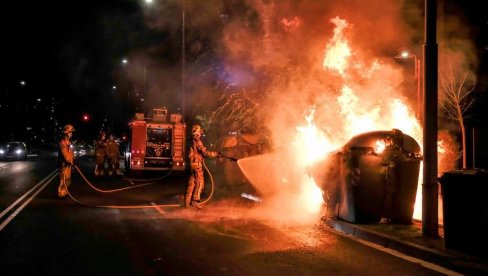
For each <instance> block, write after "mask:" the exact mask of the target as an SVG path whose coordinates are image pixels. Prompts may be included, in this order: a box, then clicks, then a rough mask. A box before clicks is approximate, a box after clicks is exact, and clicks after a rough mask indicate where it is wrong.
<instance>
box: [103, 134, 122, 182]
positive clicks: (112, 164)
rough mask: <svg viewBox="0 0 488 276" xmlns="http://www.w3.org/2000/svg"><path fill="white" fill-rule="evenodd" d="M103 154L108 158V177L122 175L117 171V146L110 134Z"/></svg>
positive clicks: (118, 152)
mask: <svg viewBox="0 0 488 276" xmlns="http://www.w3.org/2000/svg"><path fill="white" fill-rule="evenodd" d="M105 152H106V154H107V158H108V175H112V174H115V175H122V173H121V172H120V169H119V156H120V150H119V145H118V144H117V142H115V139H114V136H113V135H112V134H110V135H109V136H108V140H107V146H106V148H105Z"/></svg>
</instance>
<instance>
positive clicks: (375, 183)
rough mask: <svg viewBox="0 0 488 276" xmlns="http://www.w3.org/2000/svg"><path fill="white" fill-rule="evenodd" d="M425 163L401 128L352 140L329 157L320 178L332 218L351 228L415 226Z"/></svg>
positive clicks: (412, 141)
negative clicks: (359, 225)
mask: <svg viewBox="0 0 488 276" xmlns="http://www.w3.org/2000/svg"><path fill="white" fill-rule="evenodd" d="M421 159H422V157H421V154H420V146H419V144H418V143H417V142H416V141H415V140H414V139H413V138H412V137H411V136H409V135H406V134H403V133H402V132H401V131H400V130H397V129H393V130H391V131H373V132H368V133H363V134H360V135H357V136H355V137H353V138H352V139H350V140H349V142H348V143H347V144H345V145H344V146H343V147H342V149H341V150H340V151H338V152H335V153H333V154H331V155H330V156H329V160H328V161H326V162H324V166H322V168H321V169H322V170H323V171H325V172H327V173H325V174H322V175H321V177H322V179H320V180H317V179H316V182H317V183H318V184H319V186H321V188H322V190H323V192H324V195H327V196H326V197H324V200H325V201H326V204H327V212H329V215H328V216H332V217H337V218H339V219H342V220H345V221H349V222H352V223H364V224H369V223H378V222H380V220H381V219H382V218H387V219H389V220H390V221H391V222H395V223H405V224H408V223H411V222H412V216H413V210H414V205H415V196H416V193H417V184H418V177H419V171H420V161H421ZM331 210H332V211H331ZM331 212H332V215H331Z"/></svg>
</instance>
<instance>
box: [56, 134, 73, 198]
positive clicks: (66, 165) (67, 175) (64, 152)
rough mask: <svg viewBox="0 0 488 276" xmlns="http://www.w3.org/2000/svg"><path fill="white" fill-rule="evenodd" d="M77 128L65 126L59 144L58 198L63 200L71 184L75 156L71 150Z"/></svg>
mask: <svg viewBox="0 0 488 276" xmlns="http://www.w3.org/2000/svg"><path fill="white" fill-rule="evenodd" d="M74 131H75V128H74V127H73V126H72V125H69V124H68V125H65V126H64V128H63V131H62V133H61V139H60V141H59V143H58V165H59V179H60V180H59V187H58V196H59V197H61V198H63V197H65V196H66V195H67V194H68V186H69V184H71V168H72V167H73V164H74V163H73V161H74V154H73V149H72V148H71V141H70V139H71V137H72V136H73V132H74Z"/></svg>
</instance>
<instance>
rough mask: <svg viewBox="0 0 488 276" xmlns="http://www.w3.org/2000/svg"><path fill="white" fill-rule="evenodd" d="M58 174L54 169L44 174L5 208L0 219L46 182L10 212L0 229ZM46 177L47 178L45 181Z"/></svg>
mask: <svg viewBox="0 0 488 276" xmlns="http://www.w3.org/2000/svg"><path fill="white" fill-rule="evenodd" d="M57 174H58V170H57V169H56V170H54V171H53V172H51V173H50V174H49V175H48V176H46V177H45V178H44V179H43V180H41V181H40V182H39V183H38V184H37V185H35V186H34V187H33V188H32V189H30V190H29V191H28V192H27V193H25V194H24V195H23V196H21V197H20V198H19V199H17V200H16V201H15V202H14V203H12V204H11V205H10V206H9V207H8V208H7V209H5V210H4V211H3V212H2V213H1V214H0V219H1V218H2V217H3V216H5V214H7V213H8V212H9V211H10V210H11V209H12V208H14V207H15V206H16V205H17V204H19V203H20V202H21V201H22V200H23V199H24V198H25V197H26V196H28V195H29V194H30V193H32V192H33V191H34V190H35V189H36V188H37V187H39V186H40V185H42V184H43V182H46V183H45V184H44V185H43V186H42V187H41V188H40V189H38V190H37V191H36V192H35V193H34V194H33V195H32V196H31V197H30V198H28V199H27V200H26V201H25V202H24V204H22V205H21V206H20V207H19V208H18V209H17V210H15V212H14V213H12V214H11V215H10V216H9V217H8V218H7V219H6V220H5V221H4V222H2V224H1V225H0V231H2V230H3V228H5V226H7V224H9V223H10V221H12V220H13V219H14V218H15V216H17V215H18V214H19V213H20V211H22V209H24V208H25V206H27V204H29V202H31V201H32V200H33V199H34V197H36V195H37V194H38V193H40V192H41V191H42V190H43V189H44V188H45V187H46V186H47V184H49V183H50V182H51V181H52V180H53V179H54V177H56V176H57ZM46 179H48V180H47V181H46Z"/></svg>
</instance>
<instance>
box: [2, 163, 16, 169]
mask: <svg viewBox="0 0 488 276" xmlns="http://www.w3.org/2000/svg"><path fill="white" fill-rule="evenodd" d="M14 165H15V164H10V165H5V166H3V167H0V170H3V169H8V168H10V167H13V166H14Z"/></svg>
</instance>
